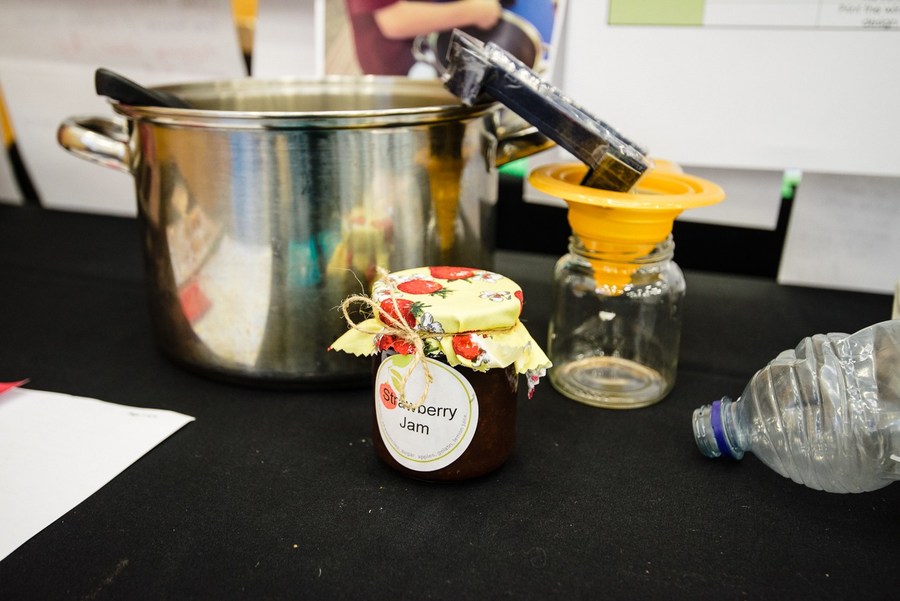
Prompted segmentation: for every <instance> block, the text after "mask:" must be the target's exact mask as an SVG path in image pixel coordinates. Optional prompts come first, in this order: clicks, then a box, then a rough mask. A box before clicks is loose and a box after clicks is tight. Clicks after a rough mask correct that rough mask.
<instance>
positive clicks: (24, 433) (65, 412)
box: [0, 388, 194, 560]
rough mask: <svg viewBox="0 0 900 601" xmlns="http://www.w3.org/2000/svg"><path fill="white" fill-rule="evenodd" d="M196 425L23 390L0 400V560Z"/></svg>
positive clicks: (162, 414) (175, 416)
mask: <svg viewBox="0 0 900 601" xmlns="http://www.w3.org/2000/svg"><path fill="white" fill-rule="evenodd" d="M193 420H194V418H193V417H190V416H187V415H182V414H179V413H174V412H171V411H162V410H158V409H142V408H138V407H128V406H124V405H116V404H113V403H107V402H104V401H99V400H96V399H89V398H84V397H76V396H71V395H67V394H61V393H55V392H44V391H39V390H31V389H25V388H18V389H14V390H10V391H8V392H5V393H3V394H2V395H0V560H2V559H3V558H4V557H6V556H7V555H9V554H10V553H12V552H13V551H15V550H16V549H17V548H18V547H19V546H20V545H22V544H23V543H24V542H26V541H27V540H28V539H30V538H31V537H32V536H34V535H35V534H37V533H38V532H40V531H41V530H43V529H44V528H46V527H47V526H48V525H50V524H52V523H53V522H54V521H55V520H57V519H59V518H60V517H61V516H62V515H64V514H65V513H66V512H67V511H69V510H70V509H72V508H73V507H75V506H76V505H78V504H79V503H81V502H82V501H84V500H85V499H87V498H88V497H89V496H91V495H92V494H93V493H94V492H96V491H97V490H99V489H100V488H101V487H103V485H105V484H106V483H107V482H109V481H110V480H112V479H113V478H115V477H116V475H118V474H119V473H121V472H122V471H124V470H125V469H126V468H127V467H128V466H130V465H131V464H132V463H134V462H135V461H137V460H138V459H139V458H140V457H142V456H143V455H144V454H145V453H147V452H148V451H149V450H150V449H152V448H153V447H155V446H156V445H158V444H159V443H160V442H162V441H163V440H165V439H166V438H167V437H169V436H170V435H172V433H174V432H175V431H177V430H178V429H179V428H181V427H182V426H184V425H185V424H187V423H189V422H191V421H193Z"/></svg>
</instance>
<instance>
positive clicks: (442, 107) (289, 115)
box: [110, 75, 499, 129]
mask: <svg viewBox="0 0 900 601" xmlns="http://www.w3.org/2000/svg"><path fill="white" fill-rule="evenodd" d="M154 89H156V90H160V91H164V92H168V93H171V94H175V95H178V96H181V97H183V98H185V99H186V100H188V101H189V102H194V103H197V104H199V105H201V107H202V105H203V104H204V102H206V103H209V102H210V101H211V100H214V99H216V98H222V97H227V96H229V95H232V96H236V97H241V96H242V95H243V96H245V97H250V96H252V95H253V94H258V93H261V92H274V93H275V95H276V96H294V95H300V96H304V95H306V96H309V97H314V96H324V95H328V94H333V95H336V96H337V95H340V94H348V93H351V95H355V96H359V97H360V98H363V99H364V98H376V97H381V98H389V97H391V96H398V97H402V96H404V95H405V96H407V97H409V98H415V99H416V101H415V102H414V103H413V105H412V106H399V107H385V108H363V109H336V110H296V111H285V110H271V111H269V110H227V109H208V108H165V107H151V106H135V105H128V104H124V103H121V102H118V101H115V100H110V104H111V105H112V107H113V110H114V111H115V112H116V113H118V114H120V115H123V116H125V117H127V118H129V119H134V120H145V121H150V122H153V123H156V124H163V125H179V126H188V127H228V128H236V129H283V128H291V129H296V128H300V129H319V128H364V127H383V126H389V125H405V124H424V123H435V122H441V121H457V120H461V119H471V118H476V117H480V116H482V115H485V114H488V113H490V112H492V111H494V110H496V109H498V108H499V104H498V103H497V102H489V103H482V104H478V105H475V106H466V105H464V104H462V102H461V101H460V100H459V99H458V98H456V97H455V96H453V95H452V94H451V93H450V92H449V91H447V90H446V89H445V88H444V87H443V84H442V83H441V81H440V80H438V79H410V78H407V77H395V76H379V75H364V76H337V75H335V76H327V77H323V78H308V79H306V78H291V77H283V78H272V79H255V78H250V77H247V78H240V79H224V80H210V81H198V82H190V83H181V84H172V85H164V86H157V87H155V88H154ZM432 99H433V100H434V102H430V100H432ZM420 101H421V102H420Z"/></svg>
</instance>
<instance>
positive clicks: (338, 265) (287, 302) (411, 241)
mask: <svg viewBox="0 0 900 601" xmlns="http://www.w3.org/2000/svg"><path fill="white" fill-rule="evenodd" d="M157 89H158V90H162V91H165V92H169V93H172V94H176V95H178V96H180V97H182V98H184V99H185V100H187V101H188V103H189V104H190V105H191V106H192V108H190V109H171V108H154V107H141V106H130V105H125V104H122V103H118V102H113V103H112V107H113V110H114V111H115V113H117V114H118V115H119V117H117V118H115V119H114V118H105V117H87V118H71V119H68V120H66V121H65V122H63V123H62V125H61V126H60V128H59V142H60V144H61V145H62V146H63V147H64V148H66V149H67V150H69V151H71V152H73V153H75V154H76V155H79V156H81V157H84V158H87V159H88V160H91V161H95V162H98V163H101V164H103V165H106V166H111V167H113V168H116V169H119V170H121V171H125V172H127V173H130V174H132V175H133V176H134V179H135V187H136V195H137V203H138V217H139V221H140V224H141V231H142V238H143V246H144V258H145V266H146V274H147V276H148V277H147V282H148V291H149V306H150V315H151V318H152V322H153V326H154V331H155V334H156V337H157V339H158V341H159V344H160V346H161V348H162V349H163V350H164V351H165V352H166V353H167V354H168V355H170V356H171V357H172V358H174V359H175V360H176V361H177V362H179V363H181V364H183V365H185V366H188V367H190V368H194V369H195V370H199V371H201V372H203V373H205V374H207V375H213V376H218V377H220V378H224V379H229V380H236V381H244V382H248V383H254V384H281V385H289V386H303V387H306V386H315V385H322V386H328V385H350V384H361V383H364V382H365V381H366V379H367V377H368V375H369V363H368V361H366V360H363V359H357V358H354V357H348V356H347V355H345V354H344V353H334V352H327V351H326V349H327V347H328V345H329V344H330V343H331V342H332V341H333V340H334V339H335V338H336V337H337V336H338V335H339V334H341V333H342V332H343V331H345V330H346V327H347V326H346V324H345V323H344V321H343V319H342V317H341V316H340V314H339V312H338V311H336V310H335V307H337V306H338V305H339V304H340V302H341V300H342V299H343V298H345V297H346V296H348V295H351V294H354V293H359V292H362V291H365V290H367V289H368V287H369V284H370V283H371V281H372V279H373V277H374V276H375V273H376V268H378V267H383V268H385V269H388V270H398V269H404V268H408V267H415V266H417V265H422V264H449V265H472V266H476V267H490V265H491V254H492V250H493V237H494V229H495V222H494V218H495V213H496V212H495V203H496V200H497V176H496V168H495V167H496V166H497V165H498V164H500V163H502V162H504V161H506V160H509V159H511V158H515V157H516V156H524V155H525V154H527V153H529V152H533V151H535V150H537V149H539V148H541V147H542V142H540V141H539V142H534V141H532V140H529V139H526V141H525V143H524V144H522V143H521V140H519V139H517V137H516V136H515V135H513V134H503V133H502V132H499V131H498V129H497V125H496V122H497V119H496V117H497V110H496V109H497V107H496V105H482V106H475V107H465V106H463V105H462V104H461V103H460V102H459V101H458V100H457V99H456V98H455V97H454V96H452V95H451V94H449V93H448V92H446V91H445V90H444V89H443V87H442V86H441V84H440V82H439V81H437V80H434V81H416V80H410V79H405V78H381V77H365V78H336V79H325V80H319V81H299V80H298V81H291V80H277V81H263V80H253V79H244V80H234V81H220V82H210V83H192V84H186V85H179V86H167V87H161V88H157ZM499 137H503V138H504V141H503V142H502V143H498V138H499ZM544 145H546V144H544Z"/></svg>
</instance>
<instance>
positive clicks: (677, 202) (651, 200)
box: [528, 161, 725, 289]
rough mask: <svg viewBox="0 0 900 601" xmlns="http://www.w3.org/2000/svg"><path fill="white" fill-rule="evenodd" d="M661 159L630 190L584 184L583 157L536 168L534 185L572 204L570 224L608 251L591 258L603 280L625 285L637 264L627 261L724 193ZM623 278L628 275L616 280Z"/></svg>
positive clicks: (590, 246)
mask: <svg viewBox="0 0 900 601" xmlns="http://www.w3.org/2000/svg"><path fill="white" fill-rule="evenodd" d="M660 165H661V166H660V167H655V168H653V169H651V170H649V171H647V172H646V173H645V174H644V175H643V177H641V179H640V181H638V183H637V185H636V186H635V187H634V188H633V189H632V190H631V191H630V192H613V191H610V190H600V189H597V188H590V187H587V186H582V185H580V184H579V182H580V181H581V180H582V179H583V178H584V176H585V173H586V172H587V166H586V165H584V164H581V163H554V164H550V165H544V166H543V167H538V168H537V169H535V170H534V171H532V172H531V175H530V176H529V178H528V181H529V182H530V183H531V185H532V186H534V187H535V188H537V189H538V190H540V191H542V192H545V193H547V194H550V195H552V196H556V197H557V198H562V199H563V200H565V201H566V203H567V204H568V205H569V225H570V226H571V227H572V233H573V234H574V235H575V236H577V237H578V239H579V241H580V242H581V243H582V245H584V247H585V249H586V250H587V251H588V252H589V253H590V254H592V255H596V256H598V257H603V259H599V260H596V261H594V260H592V261H591V263H592V264H593V266H594V272H595V278H596V279H597V281H598V283H605V284H610V285H613V286H615V287H616V288H619V289H620V288H621V286H622V285H624V284H626V283H627V282H628V281H630V276H631V273H633V271H634V270H635V269H637V267H634V268H632V269H631V271H630V272H629V271H628V270H627V268H625V269H623V267H622V266H623V265H627V264H629V263H631V262H632V261H634V260H635V259H638V258H640V257H644V256H647V255H648V254H650V252H651V251H652V250H653V249H654V248H655V247H656V245H657V244H659V243H661V242H663V241H664V240H665V239H666V238H668V236H669V234H671V233H672V226H673V224H674V222H675V218H676V217H678V215H680V214H681V212H682V211H684V210H685V209H692V208H695V207H702V206H707V205H712V204H716V203H718V202H721V201H722V200H723V199H724V198H725V192H724V191H723V190H722V188H720V187H719V186H717V185H716V184H714V183H712V182H710V181H707V180H704V179H701V178H699V177H694V176H692V175H688V174H686V173H682V172H680V171H679V170H678V169H676V168H674V167H673V165H674V164H673V163H669V162H666V161H662V162H660ZM613 262H614V263H615V265H612V264H611V263H613ZM600 274H606V275H602V276H601V275H600ZM620 278H624V280H625V281H617V280H619V279H620Z"/></svg>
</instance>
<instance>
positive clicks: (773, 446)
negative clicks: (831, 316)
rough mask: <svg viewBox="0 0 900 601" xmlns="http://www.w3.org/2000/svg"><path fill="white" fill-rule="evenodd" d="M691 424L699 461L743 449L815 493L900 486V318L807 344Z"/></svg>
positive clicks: (816, 338)
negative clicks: (701, 455) (898, 482)
mask: <svg viewBox="0 0 900 601" xmlns="http://www.w3.org/2000/svg"><path fill="white" fill-rule="evenodd" d="M693 425H694V437H695V438H696V440H697V445H698V446H699V447H700V450H701V451H702V452H703V453H704V454H705V455H706V456H708V457H719V456H726V457H732V458H734V459H740V458H741V457H743V455H744V452H746V451H750V452H752V453H753V454H754V455H756V456H757V457H758V458H759V459H760V460H761V461H762V462H763V463H765V464H766V465H768V466H769V467H771V468H772V469H774V470H775V471H776V472H778V473H779V474H781V475H782V476H785V477H788V478H791V479H792V480H794V481H795V482H798V483H801V484H805V485H806V486H809V487H811V488H815V489H818V490H825V491H828V492H841V493H843V492H864V491H871V490H876V489H879V488H882V487H884V486H887V485H888V484H890V483H891V482H892V481H894V480H900V320H893V321H885V322H882V323H878V324H875V325H872V326H869V327H867V328H865V329H863V330H860V331H859V332H857V333H855V334H853V335H850V336H848V335H847V334H827V335H826V334H817V335H815V336H811V337H808V338H804V339H803V340H802V341H800V344H799V345H797V348H796V349H794V350H788V351H784V352H783V353H781V354H780V355H778V356H777V357H776V358H775V359H774V360H772V361H771V362H770V363H769V364H768V365H766V366H765V367H764V368H763V369H761V370H760V371H758V372H757V373H756V375H754V376H753V378H752V379H751V380H750V382H749V383H748V384H747V387H746V388H745V389H744V393H743V394H742V395H741V396H740V398H739V399H738V400H737V401H734V402H732V401H731V400H730V399H728V398H727V397H726V398H723V399H721V400H719V401H716V402H714V403H712V404H711V405H706V406H704V407H700V408H699V409H697V410H695V411H694V423H693Z"/></svg>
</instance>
